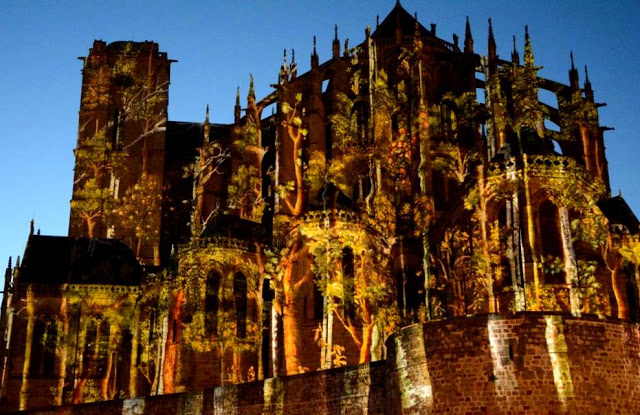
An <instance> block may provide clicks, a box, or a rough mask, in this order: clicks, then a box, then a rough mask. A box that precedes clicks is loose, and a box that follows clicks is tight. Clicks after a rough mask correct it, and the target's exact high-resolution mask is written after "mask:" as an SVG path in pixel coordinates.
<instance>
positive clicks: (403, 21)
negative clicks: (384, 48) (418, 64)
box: [372, 1, 431, 39]
mask: <svg viewBox="0 0 640 415" xmlns="http://www.w3.org/2000/svg"><path fill="white" fill-rule="evenodd" d="M418 25H419V26H418V27H419V30H420V36H422V37H424V36H430V35H431V34H430V32H429V31H428V30H427V29H426V28H425V27H424V26H422V24H420V23H418ZM398 26H400V31H401V33H402V35H403V36H413V35H414V34H415V31H416V19H415V17H414V16H412V15H411V14H409V12H408V11H406V10H405V9H404V7H402V5H401V4H400V2H399V1H397V2H396V5H395V7H394V8H393V10H391V12H390V13H389V15H387V17H385V18H384V20H383V21H382V23H380V25H379V26H378V27H376V30H375V32H373V35H372V37H374V38H376V39H379V38H393V37H395V36H396V27H398Z"/></svg>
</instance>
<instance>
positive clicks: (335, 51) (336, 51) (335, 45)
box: [332, 25, 340, 59]
mask: <svg viewBox="0 0 640 415" xmlns="http://www.w3.org/2000/svg"><path fill="white" fill-rule="evenodd" d="M333 31H334V35H333V45H332V51H333V58H334V59H337V58H339V57H340V39H338V25H335V26H334V28H333Z"/></svg>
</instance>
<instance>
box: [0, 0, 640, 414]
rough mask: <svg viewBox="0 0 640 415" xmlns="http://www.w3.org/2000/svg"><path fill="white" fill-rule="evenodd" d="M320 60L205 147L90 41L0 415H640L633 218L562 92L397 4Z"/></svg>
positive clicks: (596, 126) (120, 58)
mask: <svg viewBox="0 0 640 415" xmlns="http://www.w3.org/2000/svg"><path fill="white" fill-rule="evenodd" d="M483 38H484V37H483ZM332 46H333V47H332V56H330V57H329V59H328V60H325V61H323V62H321V60H320V57H319V56H318V54H317V53H316V41H315V39H314V44H313V51H312V52H311V54H310V57H309V59H310V70H309V71H308V72H306V73H298V70H297V63H296V59H297V58H298V56H295V55H294V53H293V52H290V53H289V55H287V53H286V52H285V54H284V58H283V62H282V65H281V67H280V70H279V73H274V74H273V79H274V85H272V90H271V92H270V93H269V94H268V95H267V96H264V97H258V96H256V94H255V92H254V85H253V79H251V84H250V88H249V91H247V93H246V97H244V94H243V95H241V93H240V90H238V92H237V95H236V102H235V108H234V115H235V117H234V118H235V120H234V122H233V123H231V124H220V123H216V122H215V121H213V120H210V118H209V109H208V108H207V109H206V110H205V112H204V114H203V116H202V118H200V119H202V121H201V122H184V121H172V120H169V119H168V115H167V114H168V112H167V108H168V102H169V84H170V73H171V63H172V62H173V61H172V60H171V59H170V58H169V57H168V55H167V53H165V52H161V51H160V49H159V45H158V44H156V43H153V42H149V41H146V42H127V41H118V42H113V43H106V42H103V41H100V40H96V41H94V43H93V46H92V48H91V49H90V51H89V54H88V56H87V57H85V58H82V59H83V69H82V91H81V102H80V111H79V122H78V138H77V145H76V148H75V150H74V154H75V169H74V182H73V194H72V200H71V206H70V224H69V234H68V236H47V235H40V233H39V232H34V230H33V226H32V229H31V235H30V236H29V239H28V242H27V246H26V249H25V252H24V256H23V257H22V258H18V259H17V260H16V261H15V262H14V263H12V261H11V259H10V260H9V265H8V267H7V270H6V274H5V275H6V282H5V287H4V293H5V294H4V298H3V302H2V310H1V315H0V330H1V331H2V334H3V337H2V338H1V339H2V340H1V341H0V346H1V347H0V358H1V360H0V361H1V362H2V366H1V371H0V373H1V378H0V382H1V383H0V411H6V412H7V413H9V412H17V411H23V410H29V413H40V412H38V410H42V411H43V412H42V413H44V411H45V410H47V411H56V410H58V411H59V412H58V413H64V414H67V413H69V414H71V413H74V414H76V413H87V414H88V413H95V408H96V406H95V405H98V404H95V403H94V404H91V405H89V403H91V402H101V404H100V405H102V406H101V407H102V408H103V409H102V410H101V413H103V414H111V413H131V414H142V413H145V414H146V413H168V412H163V411H165V410H167V409H166V408H168V407H164V408H165V409H164V410H163V409H150V408H160V406H159V405H160V403H158V402H161V399H165V400H164V401H162V402H165V403H163V404H162V405H165V404H166V405H169V404H168V403H166V402H169V400H168V399H174V401H175V402H178V401H179V402H181V403H180V405H187V404H185V403H184V402H187V401H189V402H191V403H190V404H189V405H194V406H193V408H195V407H196V406H198V405H199V406H198V408H199V409H198V408H196V409H193V410H192V411H191V412H189V411H187V410H186V409H184V406H183V407H180V408H182V409H175V408H174V407H171V408H174V409H172V410H173V411H174V413H175V412H176V411H177V412H184V413H194V414H196V413H198V414H200V413H202V414H204V413H207V414H209V413H211V414H213V413H257V414H258V413H259V414H264V413H269V414H271V413H273V414H276V413H315V414H317V413H379V414H396V413H429V414H430V413H538V412H528V410H527V408H536V407H537V406H536V405H540V406H539V407H540V408H543V407H544V408H545V409H544V411H542V410H540V411H541V412H540V413H572V412H576V411H578V410H585V408H586V409H587V410H595V409H594V408H596V409H598V410H600V411H603V413H604V412H608V410H607V408H617V410H619V411H620V413H637V411H639V410H640V407H639V406H638V403H637V402H639V401H640V375H639V373H640V331H639V330H638V328H637V326H636V325H635V324H634V323H637V322H638V321H640V303H639V298H640V297H639V285H638V283H639V282H640V275H639V270H638V268H639V267H640V240H639V236H640V235H639V233H640V228H639V225H640V222H639V221H638V219H637V218H636V216H635V215H634V213H633V212H632V211H631V210H630V208H629V207H628V205H627V204H626V203H625V201H624V199H623V198H622V197H621V196H615V197H612V195H611V190H610V186H609V176H608V165H607V159H606V156H605V144H604V139H603V135H604V132H605V131H606V129H607V128H606V127H603V126H601V125H600V123H599V119H598V107H599V104H598V103H597V102H596V101H595V99H594V91H593V89H592V86H591V83H590V82H589V78H588V73H587V72H586V70H585V72H584V74H579V71H578V70H577V69H576V68H575V67H574V63H573V56H571V57H570V59H568V62H567V63H568V65H567V66H568V68H569V70H568V80H567V82H566V83H564V82H559V81H554V80H550V79H544V78H541V77H540V76H538V74H537V70H538V69H539V68H538V67H537V66H536V63H535V62H534V44H533V42H532V40H531V38H530V36H529V33H528V30H527V29H525V43H524V45H523V47H522V48H521V49H518V48H517V46H516V45H515V42H514V45H513V49H512V51H511V53H510V59H506V60H505V59H503V58H501V57H498V51H497V46H496V43H495V40H494V37H493V32H492V28H491V21H489V33H488V48H487V50H488V54H487V56H482V55H479V54H478V53H476V52H475V51H474V37H473V36H472V31H471V24H470V22H469V20H468V19H467V22H466V30H465V34H464V38H463V39H459V38H458V36H456V35H454V36H453V38H452V39H451V40H444V39H442V38H440V37H438V36H437V34H436V25H433V24H432V25H431V26H430V27H429V28H426V27H424V26H423V25H422V24H421V23H420V22H419V21H418V19H417V16H413V15H411V14H410V13H408V12H407V11H406V10H405V9H404V8H403V7H402V5H401V4H400V3H399V2H397V3H396V5H395V7H394V8H393V9H392V10H391V12H390V13H389V14H388V15H387V16H386V17H385V18H384V19H379V20H378V21H377V22H376V24H375V27H374V28H366V30H365V31H364V40H362V42H361V43H359V44H355V45H350V44H349V43H348V41H346V42H342V41H341V40H340V38H339V34H338V29H337V27H336V29H335V36H334V39H333V45H332ZM580 78H582V82H581V79H580ZM540 90H545V91H548V92H550V93H552V94H553V95H554V96H555V97H556V101H557V105H551V104H548V103H543V102H541V101H540V99H539V97H538V93H539V91H540ZM587 349H588V350H587ZM618 354H619V356H618ZM434 356H438V357H437V358H436V357H434ZM452 356H453V357H452ZM588 356H592V357H593V359H594V361H593V362H591V363H590V357H588ZM465 359H466V360H465ZM411 362H414V363H411ZM620 362H622V363H620ZM538 364H539V365H540V366H539V367H538V366H536V365H538ZM412 365H413V366H412ZM593 365H596V366H599V367H600V368H602V371H601V372H598V373H597V374H596V373H595V372H589V371H595V370H596V369H595V368H592V366H593ZM615 365H620V367H618V366H615ZM614 366H615V367H614ZM416 368H420V370H418V369H416ZM476 369H477V370H476ZM441 372H442V373H441ZM364 373H366V376H364V375H363V374H364ZM532 373H533V374H532ZM532 378H534V379H535V381H533V380H532ZM336 379H341V380H340V385H341V386H340V388H338V387H336V388H333V387H330V385H333V384H334V382H337V381H336ZM363 379H364V380H363ZM349 382H351V383H349ZM363 382H364V383H366V388H365V389H362V390H361V389H359V388H360V387H361V386H362V385H363V384H364V383H363ZM320 384H322V385H323V386H322V388H320V387H317V388H315V389H318V390H319V389H323V390H325V391H324V392H323V394H322V395H317V396H316V394H320V392H319V391H318V390H313V391H309V390H308V389H310V388H313V387H315V386H318V385H320ZM256 385H258V386H256ZM296 385H297V386H296ZM309 385H313V387H312V386H309ZM447 385H448V386H447ZM603 385H604V386H603ZM332 389H337V392H336V391H333V390H332ZM302 390H306V391H307V392H306V393H308V394H309V396H312V397H313V402H315V403H314V404H313V405H315V406H314V407H311V406H305V403H304V399H303V398H301V397H299V396H298V395H297V394H299V393H302V392H300V391H302ZM198 391H200V392H198ZM202 391H205V392H202ZM206 391H210V392H206ZM612 391H616V392H615V393H614V392H612ZM338 392H339V393H338ZM454 392H455V393H454ZM194 393H195V394H196V395H191V394H194ZM198 393H199V394H200V395H197V394H198ZM448 394H449V395H448ZM231 395H233V399H232V397H231ZM161 396H164V398H162V397H161ZM189 396H200V398H198V399H199V400H198V399H195V398H194V399H195V400H194V401H193V402H196V403H193V402H192V401H191V400H189V399H191V398H186V397H189ZM363 396H364V397H365V398H366V399H364V398H362V397H363ZM469 396H472V398H469V399H470V400H471V401H473V402H475V403H474V405H476V406H475V407H474V406H473V405H472V404H471V403H468V402H467V401H468V400H469V399H466V400H465V397H467V398H468V397H469ZM611 396H615V397H616V399H618V400H616V401H615V402H612V401H611V400H610V399H612V398H610V397H611ZM171 397H174V398H171ZM175 397H182V398H179V399H178V398H175ZM345 397H349V403H345V402H346V401H345V399H346V398H345ZM363 399H364V401H363ZM172 402H173V401H172ZM198 402H199V403H198ZM363 402H364V403H363ZM134 404H135V405H138V404H141V405H142V404H144V405H143V406H144V409H143V410H137V409H130V410H129V412H127V411H125V410H124V409H123V408H125V407H127V405H129V406H132V405H133V406H135V405H134ZM114 405H119V406H118V408H119V409H117V410H114V409H113V408H115V406H114ZM154 405H156V406H154ZM176 405H178V404H176ZM287 405H289V406H287ZM308 405H311V404H308ZM345 405H346V406H345ZM465 405H466V406H465ZM545 405H546V406H545ZM598 405H605V406H598ZM54 407H59V408H58V409H55V408H54ZM257 407H259V408H260V409H259V410H258V409H256V408H257ZM47 408H48V409H47ZM73 408H77V409H73ZM82 408H87V409H82ZM88 408H94V409H88ZM109 408H111V409H109ZM190 408H191V406H190ZM242 408H244V409H242ZM249 408H252V409H249ZM232 409H233V410H232ZM314 410H315V412H314ZM83 411H86V412H83ZM91 411H94V412H91ZM340 411H342V412H340ZM456 411H460V412H456ZM465 411H467V412H465ZM510 411H514V412H510ZM519 411H520V412H519ZM612 412H613V410H612ZM47 413H51V412H47Z"/></svg>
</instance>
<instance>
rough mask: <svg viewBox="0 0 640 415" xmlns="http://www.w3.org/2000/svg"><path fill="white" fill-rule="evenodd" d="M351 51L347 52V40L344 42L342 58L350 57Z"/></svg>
mask: <svg viewBox="0 0 640 415" xmlns="http://www.w3.org/2000/svg"><path fill="white" fill-rule="evenodd" d="M350 55H351V51H350V50H349V38H347V39H345V40H344V56H347V57H348V56H350Z"/></svg>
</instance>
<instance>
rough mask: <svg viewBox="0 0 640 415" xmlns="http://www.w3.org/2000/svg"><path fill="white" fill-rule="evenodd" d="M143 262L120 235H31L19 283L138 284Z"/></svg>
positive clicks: (21, 267) (140, 278)
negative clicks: (88, 236)
mask: <svg viewBox="0 0 640 415" xmlns="http://www.w3.org/2000/svg"><path fill="white" fill-rule="evenodd" d="M142 275H143V270H142V266H141V265H140V263H139V262H138V261H137V259H136V257H135V255H134V254H133V252H131V250H130V249H129V247H128V246H127V245H126V244H125V243H124V242H123V241H121V240H119V239H103V238H71V237H67V236H44V235H43V236H41V235H31V236H29V240H28V242H27V247H26V249H25V253H24V259H23V261H22V264H21V266H20V274H19V277H18V278H19V279H18V282H19V283H37V284H53V285H60V284H65V283H66V284H108V285H137V284H139V283H140V282H141V280H142Z"/></svg>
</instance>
